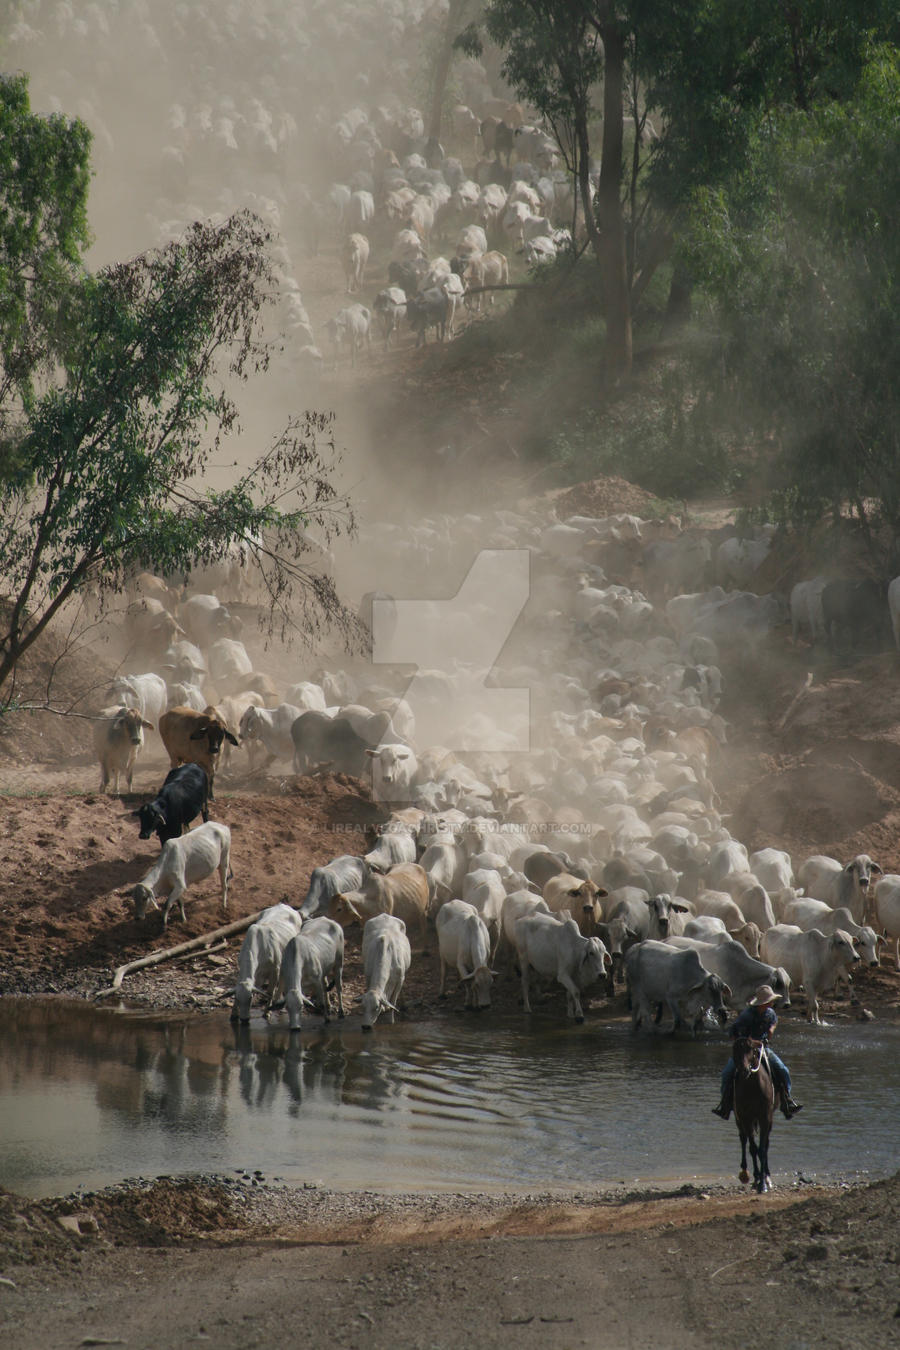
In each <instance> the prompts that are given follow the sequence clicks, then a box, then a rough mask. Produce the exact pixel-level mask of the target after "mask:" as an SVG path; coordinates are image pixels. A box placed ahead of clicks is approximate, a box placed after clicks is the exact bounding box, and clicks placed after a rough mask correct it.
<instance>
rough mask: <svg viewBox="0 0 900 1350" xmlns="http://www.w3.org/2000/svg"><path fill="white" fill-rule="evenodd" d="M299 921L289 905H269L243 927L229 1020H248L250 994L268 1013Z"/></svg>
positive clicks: (251, 999) (251, 998)
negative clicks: (257, 997) (242, 938)
mask: <svg viewBox="0 0 900 1350" xmlns="http://www.w3.org/2000/svg"><path fill="white" fill-rule="evenodd" d="M188 837H189V836H188ZM302 924H303V920H302V918H301V917H300V915H299V914H298V913H297V911H296V910H295V909H294V908H292V906H291V905H283V904H282V905H270V906H269V908H268V909H264V910H263V912H262V914H260V916H259V918H258V919H257V920H256V923H253V924H251V925H250V927H249V928H248V929H247V932H246V934H245V936H244V941H243V942H242V944H241V950H240V954H239V955H238V979H237V984H236V985H235V990H234V1005H233V1007H232V1009H231V1020H232V1021H233V1022H235V1021H241V1022H249V1021H250V1005H251V1003H252V1002H253V995H254V994H259V995H260V997H261V998H263V999H264V1000H265V1004H266V1014H267V1015H268V1011H269V1007H270V1005H271V1002H272V995H273V994H274V992H275V986H276V984H277V983H278V974H279V971H280V970H281V957H282V953H283V952H284V949H285V947H286V946H287V944H288V943H289V942H290V940H291V938H293V937H296V936H297V934H298V933H299V932H300V929H301V927H302Z"/></svg>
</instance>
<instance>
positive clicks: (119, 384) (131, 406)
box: [0, 213, 352, 687]
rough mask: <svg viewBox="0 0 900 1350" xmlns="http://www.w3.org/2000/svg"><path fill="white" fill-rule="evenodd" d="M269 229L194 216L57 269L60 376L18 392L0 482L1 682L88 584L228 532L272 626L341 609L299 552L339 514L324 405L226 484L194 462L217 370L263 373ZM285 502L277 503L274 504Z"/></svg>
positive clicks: (214, 420) (224, 403)
mask: <svg viewBox="0 0 900 1350" xmlns="http://www.w3.org/2000/svg"><path fill="white" fill-rule="evenodd" d="M269 243H270V238H269V234H268V232H267V231H266V229H265V227H264V226H263V224H262V222H261V221H260V220H258V219H257V218H256V217H254V216H252V215H250V214H249V213H241V214H239V215H236V216H233V217H231V218H230V219H229V220H227V221H225V222H224V223H223V224H212V223H209V222H204V223H200V222H198V223H196V224H194V225H193V226H191V227H190V229H189V230H188V231H187V232H186V234H185V236H184V237H183V238H182V239H181V240H178V241H175V242H173V243H171V244H169V245H167V246H166V247H165V248H163V249H160V250H157V251H154V252H151V253H147V254H143V255H140V256H138V257H136V258H133V259H131V260H130V261H129V262H126V263H121V264H117V265H116V266H113V267H109V268H106V269H104V270H103V271H101V272H99V273H98V274H96V275H95V276H88V275H85V276H82V277H80V278H73V279H72V280H71V281H70V284H69V287H68V290H67V291H66V293H65V297H64V299H65V304H64V323H63V326H64V328H65V340H64V342H63V343H62V344H61V349H60V360H61V366H60V369H59V370H58V372H57V375H56V378H55V379H54V380H52V381H49V382H47V383H46V386H45V387H44V388H43V390H41V391H38V392H36V393H35V396H34V397H33V399H32V400H31V401H30V404H29V405H28V406H27V407H25V408H24V410H23V412H24V419H23V422H22V426H21V434H20V437H19V440H18V443H17V448H16V457H15V463H14V466H13V467H12V468H11V470H10V473H9V475H8V477H7V479H6V481H5V482H4V481H2V480H0V556H2V558H3V562H4V569H3V571H4V578H3V579H4V587H5V588H6V591H7V594H8V595H9V596H10V597H11V606H10V608H9V611H8V612H5V613H4V621H3V623H2V624H0V687H2V685H3V684H4V682H5V681H6V680H8V678H9V677H10V675H11V674H12V673H13V672H14V669H15V665H16V662H17V660H18V658H19V656H20V655H21V654H22V652H23V651H25V650H26V649H27V647H28V646H29V645H30V644H31V642H33V641H34V640H35V638H36V637H37V636H38V635H39V634H40V632H42V631H43V629H44V628H45V627H46V625H47V624H48V623H49V622H50V620H51V619H52V618H53V617H54V615H55V614H57V613H58V612H59V609H60V607H61V606H62V605H63V604H64V603H65V602H66V601H67V600H68V599H69V598H71V597H72V596H73V595H75V594H76V593H77V592H78V591H79V590H80V589H81V588H83V587H84V586H85V585H86V584H88V583H90V584H91V585H92V586H93V587H95V588H97V589H100V590H104V589H110V588H118V587H120V586H121V585H122V583H123V581H124V579H125V577H126V576H127V575H128V573H129V572H130V571H132V570H135V569H137V570H140V569H143V568H146V569H150V570H152V571H154V572H158V573H162V574H164V575H165V574H171V573H175V574H179V573H181V574H183V573H187V572H189V571H190V570H191V569H192V567H194V566H196V565H198V564H201V563H209V562H212V561H216V560H219V559H221V558H223V557H225V556H226V554H227V553H228V551H229V549H231V548H232V547H233V545H234V544H235V543H242V544H243V545H244V546H245V547H246V549H248V550H249V551H250V552H251V553H252V554H253V555H254V556H255V557H256V559H257V561H258V562H259V563H260V566H261V568H262V570H263V574H264V576H265V580H266V584H267V586H268V589H269V597H270V601H271V606H272V608H271V611H270V615H271V618H272V620H273V622H274V621H275V616H276V615H277V616H278V618H279V619H280V621H281V623H282V627H283V628H285V627H287V626H289V625H293V624H295V623H296V621H297V616H298V615H299V616H300V618H301V620H302V622H303V625H304V627H305V628H306V629H312V628H315V627H317V626H318V625H320V624H321V622H322V621H323V619H324V620H326V621H334V622H337V624H338V625H339V626H341V627H343V629H344V630H345V631H348V629H349V626H350V624H349V620H348V616H346V615H345V614H344V611H343V609H342V607H341V605H340V604H339V602H338V600H337V596H336V594H335V592H334V589H333V586H332V585H331V582H330V580H329V579H328V577H327V576H323V575H321V574H320V573H319V572H317V571H315V570H314V569H310V568H309V567H308V566H307V562H308V557H307V555H308V554H309V547H310V546H309V542H308V539H307V534H306V531H307V527H308V526H310V525H315V526H317V527H318V530H319V532H320V534H321V535H322V536H324V538H326V539H327V538H328V537H330V536H331V535H333V534H334V533H337V532H339V531H340V530H341V529H342V528H344V527H346V526H348V525H350V526H351V527H352V517H350V516H349V513H348V512H346V510H344V509H343V507H344V504H343V503H342V502H341V501H340V500H339V499H338V498H337V497H336V494H335V492H334V489H333V487H332V484H331V481H330V473H331V470H332V468H333V466H334V461H335V450H334V444H333V440H332V438H331V418H330V417H328V416H317V415H315V414H307V415H306V416H305V417H304V418H302V419H299V420H292V421H291V422H290V423H289V424H288V426H287V428H286V429H285V431H284V432H283V433H282V435H281V436H280V437H279V438H278V440H277V442H276V443H275V445H274V446H273V447H272V448H271V450H270V451H269V452H268V454H265V455H264V456H262V458H261V459H259V460H258V461H257V463H256V464H254V465H253V467H252V468H251V469H250V470H249V471H248V472H246V473H245V474H244V475H243V476H242V477H241V478H240V479H239V480H238V482H237V483H235V484H234V485H233V486H231V487H230V488H228V489H226V490H224V491H221V492H213V491H212V490H210V489H207V488H205V487H204V485H203V471H204V468H205V466H206V464H207V462H208V460H209V457H210V454H211V453H212V452H213V450H214V449H215V447H216V446H217V445H218V443H219V440H220V438H221V437H222V436H224V435H225V434H227V433H228V432H229V431H230V430H231V429H232V428H233V427H234V425H235V422H236V419H237V406H236V404H235V403H234V402H233V400H232V398H231V397H230V396H229V394H228V393H227V392H226V389H225V387H224V380H225V379H228V380H229V382H230V383H231V384H233V383H234V382H235V381H238V382H240V381H242V380H244V379H246V378H247V377H248V376H249V375H250V374H252V373H253V372H255V371H263V370H264V369H265V367H266V364H267V360H268V351H267V349H266V347H265V346H264V345H263V344H262V343H261V342H260V340H259V337H258V322H259V315H260V310H261V307H262V306H263V304H264V303H266V297H267V296H268V295H271V294H274V292H275V286H274V278H273V276H272V272H271V265H270V261H269V252H268V248H269ZM288 501H289V502H291V503H292V505H291V507H290V509H285V503H286V502H288Z"/></svg>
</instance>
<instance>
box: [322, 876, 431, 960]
mask: <svg viewBox="0 0 900 1350" xmlns="http://www.w3.org/2000/svg"><path fill="white" fill-rule="evenodd" d="M428 905H429V895H428V875H427V873H426V872H425V871H424V869H423V868H421V867H420V866H419V864H418V863H398V864H397V866H396V867H392V868H391V869H390V871H389V872H386V873H385V874H384V875H383V876H382V875H380V874H379V873H378V872H371V873H370V874H369V876H368V878H367V879H366V881H365V884H364V885H363V888H362V890H359V891H347V892H344V893H341V892H338V894H337V895H335V896H334V897H333V899H332V900H331V902H330V904H329V907H328V917H329V918H331V919H336V920H337V921H338V923H339V924H341V925H342V926H343V927H345V928H346V927H349V925H350V924H352V923H358V924H360V926H362V925H363V924H365V922H366V920H367V919H372V918H374V916H375V915H376V914H396V916H397V918H398V919H402V920H403V922H404V923H405V924H406V926H407V928H409V927H410V926H411V925H412V924H413V923H417V924H418V925H419V929H420V931H421V934H422V944H423V946H424V944H425V941H426V936H427V933H426V919H427V915H428Z"/></svg>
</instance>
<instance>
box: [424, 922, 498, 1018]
mask: <svg viewBox="0 0 900 1350" xmlns="http://www.w3.org/2000/svg"><path fill="white" fill-rule="evenodd" d="M435 926H436V928H437V935H438V951H439V953H440V958H441V987H440V996H441V998H443V997H444V984H445V981H446V976H447V970H448V968H449V967H450V966H456V969H457V971H458V972H459V978H460V980H461V981H462V983H463V984H464V985H465V988H466V1003H465V1006H466V1007H467V1008H475V1009H477V1010H479V1011H480V1009H482V1008H489V1007H490V1006H491V984H492V983H493V979H494V971H493V970H491V939H490V935H489V933H488V930H487V926H486V924H485V922H484V920H483V919H482V917H481V915H480V914H479V913H478V910H477V909H476V908H475V906H474V905H469V904H467V903H466V901H465V900H448V901H447V903H446V905H442V906H441V908H440V909H439V910H438V913H437V918H436V919H435Z"/></svg>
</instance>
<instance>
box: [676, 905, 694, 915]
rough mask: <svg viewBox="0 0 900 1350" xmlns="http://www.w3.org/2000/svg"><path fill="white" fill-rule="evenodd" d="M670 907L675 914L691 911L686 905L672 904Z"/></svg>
mask: <svg viewBox="0 0 900 1350" xmlns="http://www.w3.org/2000/svg"><path fill="white" fill-rule="evenodd" d="M672 908H673V909H674V911H675V913H676V914H690V912H691V911H690V910H689V909H688V907H687V905H673V906H672Z"/></svg>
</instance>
